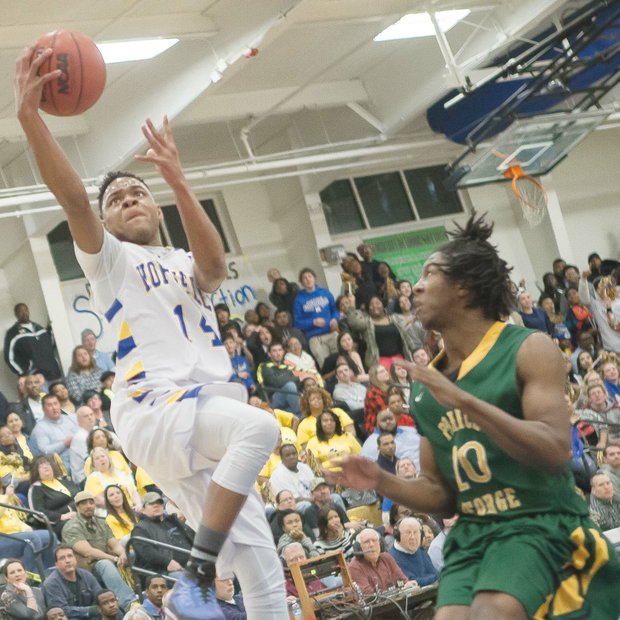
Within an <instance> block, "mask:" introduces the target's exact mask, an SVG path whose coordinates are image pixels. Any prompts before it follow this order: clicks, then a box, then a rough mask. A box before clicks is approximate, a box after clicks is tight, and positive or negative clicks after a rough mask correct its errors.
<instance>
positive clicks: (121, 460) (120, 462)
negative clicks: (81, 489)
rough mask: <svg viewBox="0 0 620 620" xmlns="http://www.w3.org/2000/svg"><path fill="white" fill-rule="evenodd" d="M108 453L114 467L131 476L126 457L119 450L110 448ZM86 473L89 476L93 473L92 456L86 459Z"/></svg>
mask: <svg viewBox="0 0 620 620" xmlns="http://www.w3.org/2000/svg"><path fill="white" fill-rule="evenodd" d="M108 454H109V456H110V462H111V463H112V465H114V469H120V470H121V471H124V472H125V473H126V474H129V475H130V476H131V468H130V467H129V463H127V461H126V460H125V457H124V456H123V455H122V454H121V453H120V452H119V451H118V450H108ZM84 473H85V474H86V475H87V476H89V475H90V474H92V473H93V459H92V457H91V456H88V458H87V459H86V461H84Z"/></svg>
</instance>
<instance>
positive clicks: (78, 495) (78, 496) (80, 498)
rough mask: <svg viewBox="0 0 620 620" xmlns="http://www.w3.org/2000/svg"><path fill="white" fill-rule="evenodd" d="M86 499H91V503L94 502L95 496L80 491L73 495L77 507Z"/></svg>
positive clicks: (88, 492)
mask: <svg viewBox="0 0 620 620" xmlns="http://www.w3.org/2000/svg"><path fill="white" fill-rule="evenodd" d="M87 499H92V500H93V501H95V496H94V495H93V494H92V493H91V492H90V491H80V492H79V493H76V494H75V497H74V498H73V501H74V502H75V505H76V506H77V505H78V504H79V503H80V502H83V501H85V500H87Z"/></svg>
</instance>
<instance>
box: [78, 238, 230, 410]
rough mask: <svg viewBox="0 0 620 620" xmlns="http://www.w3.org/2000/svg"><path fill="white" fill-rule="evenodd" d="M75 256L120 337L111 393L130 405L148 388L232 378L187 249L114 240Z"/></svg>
mask: <svg viewBox="0 0 620 620" xmlns="http://www.w3.org/2000/svg"><path fill="white" fill-rule="evenodd" d="M75 254H76V257H77V259H78V262H79V263H80V265H81V267H82V269H83V270H84V274H85V275H86V277H87V279H88V280H89V282H90V284H91V287H92V290H93V295H94V304H95V307H96V309H97V310H98V311H100V312H101V313H102V314H103V315H104V316H105V318H106V320H107V322H108V324H109V327H110V330H111V331H112V333H114V334H115V335H116V337H117V346H116V353H117V358H116V380H115V383H114V391H115V392H116V391H117V390H118V391H121V392H123V391H125V390H127V393H128V395H129V396H131V397H133V398H134V400H136V401H138V402H139V401H140V398H139V396H140V395H141V394H145V393H146V391H147V390H150V389H154V388H161V387H166V386H170V387H171V388H173V387H175V386H178V387H179V388H182V387H183V386H196V385H198V384H208V383H213V382H222V381H223V382H226V381H228V380H229V378H230V376H231V374H232V367H231V364H230V359H229V357H228V354H227V353H226V350H225V348H224V346H223V344H222V341H221V338H220V335H219V330H218V325H217V319H216V316H215V312H214V310H213V306H212V304H211V302H210V300H209V299H208V297H207V295H206V294H205V293H204V292H203V291H201V290H200V289H199V288H198V284H197V282H196V278H195V277H194V270H193V264H194V261H193V258H192V255H191V253H188V252H185V251H184V250H180V249H175V248H168V247H161V246H141V245H136V244H134V243H128V242H125V241H119V240H118V239H116V238H115V237H114V236H112V235H111V234H110V233H108V232H107V231H104V240H103V245H102V248H101V250H100V251H99V252H98V253H97V254H87V253H85V252H83V251H81V250H80V249H79V248H77V247H76V248H75Z"/></svg>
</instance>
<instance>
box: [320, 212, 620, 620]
mask: <svg viewBox="0 0 620 620" xmlns="http://www.w3.org/2000/svg"><path fill="white" fill-rule="evenodd" d="M492 230H493V227H492V225H488V224H486V223H485V222H484V218H479V219H476V217H475V215H474V216H472V217H471V218H470V220H469V221H468V223H467V225H466V226H465V228H461V227H458V228H457V230H456V231H455V232H454V233H452V235H451V236H452V239H451V241H449V242H447V243H446V244H445V245H444V246H442V247H441V248H440V249H439V250H438V251H437V252H435V253H434V254H432V255H431V256H430V257H429V259H428V260H427V261H426V264H425V265H424V270H423V273H422V277H421V278H420V281H419V282H418V283H417V284H416V286H415V288H414V295H415V298H414V305H415V307H416V312H417V317H418V318H419V319H420V321H421V322H422V325H423V326H424V327H425V328H426V329H433V330H437V331H439V332H441V334H442V336H443V341H444V349H443V351H442V352H441V354H440V355H439V356H438V357H437V358H436V359H435V360H434V361H433V363H432V364H431V365H430V366H429V367H420V366H416V365H414V364H412V363H410V362H404V361H403V362H401V363H402V365H403V366H405V367H406V368H407V369H408V371H409V375H410V378H411V379H412V380H413V381H414V383H413V384H412V388H411V407H410V409H411V411H412V413H413V416H414V417H415V420H416V422H417V427H418V430H419V432H420V434H421V435H422V441H421V454H420V460H421V470H422V471H421V475H420V477H419V478H417V479H416V480H413V481H411V480H403V479H399V478H396V477H395V476H392V475H390V474H388V473H386V472H384V471H383V470H381V469H379V467H377V465H376V464H375V463H372V462H370V461H367V460H365V459H363V458H360V457H348V458H346V459H342V460H339V461H337V462H338V464H340V465H341V466H342V471H341V473H339V474H336V475H335V476H334V475H332V479H333V480H334V481H337V482H340V483H341V484H343V485H345V486H351V487H354V488H357V489H367V488H370V487H372V488H375V489H377V490H378V491H379V492H380V493H382V494H383V495H385V496H387V497H389V498H390V499H392V500H394V501H395V502H398V503H402V504H406V505H407V506H409V507H411V508H412V509H415V510H417V511H421V512H426V513H437V512H451V511H457V512H458V513H459V515H460V519H459V521H458V523H457V524H456V526H455V527H454V528H453V529H452V531H451V532H450V534H449V535H448V538H447V540H446V542H445V546H444V555H445V567H444V569H443V572H442V575H441V585H440V589H439V595H438V601H437V606H438V608H439V609H438V612H437V616H436V618H437V619H438V620H460V619H465V618H468V619H474V618H475V619H478V620H480V619H488V620H502V619H505V620H520V619H526V618H561V619H563V620H569V619H576V618H592V619H595V620H607V619H609V620H612V619H613V620H616V619H617V618H618V614H619V613H620V597H619V596H618V586H619V585H620V566H619V565H618V562H617V559H616V557H615V552H614V550H613V548H612V547H611V545H610V544H609V543H608V542H607V540H606V539H605V538H604V537H603V535H602V534H601V532H600V530H599V529H598V528H597V527H596V525H595V524H594V523H593V522H592V521H591V520H590V519H589V518H588V509H587V506H586V503H585V501H584V500H583V499H582V498H581V497H580V496H579V495H578V494H577V492H576V490H575V483H574V480H573V477H572V474H571V473H570V471H569V468H568V461H569V458H570V432H569V422H568V415H567V411H566V404H565V401H564V394H563V388H564V382H565V372H564V364H563V362H562V357H561V355H560V352H559V350H558V348H557V347H556V346H555V345H554V343H553V341H552V340H551V339H550V338H549V337H548V336H546V335H545V334H542V333H541V332H535V331H532V330H528V329H525V328H522V327H517V326H514V325H507V324H506V323H503V322H501V321H500V317H502V316H506V315H507V314H508V309H509V305H510V301H511V299H510V291H509V287H510V280H509V272H510V269H509V268H508V267H507V265H506V263H505V262H504V261H503V260H502V259H501V258H500V257H499V256H498V254H497V251H496V249H495V247H494V246H493V245H491V244H490V243H489V242H488V238H489V237H490V235H491V233H492Z"/></svg>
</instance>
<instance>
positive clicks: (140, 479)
mask: <svg viewBox="0 0 620 620" xmlns="http://www.w3.org/2000/svg"><path fill="white" fill-rule="evenodd" d="M154 484H155V482H154V481H153V478H151V477H150V476H149V475H148V474H147V473H146V472H145V471H144V470H143V469H142V467H136V486H137V487H138V493H140V497H142V496H143V495H144V494H145V493H147V490H146V487H148V486H150V485H154Z"/></svg>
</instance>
